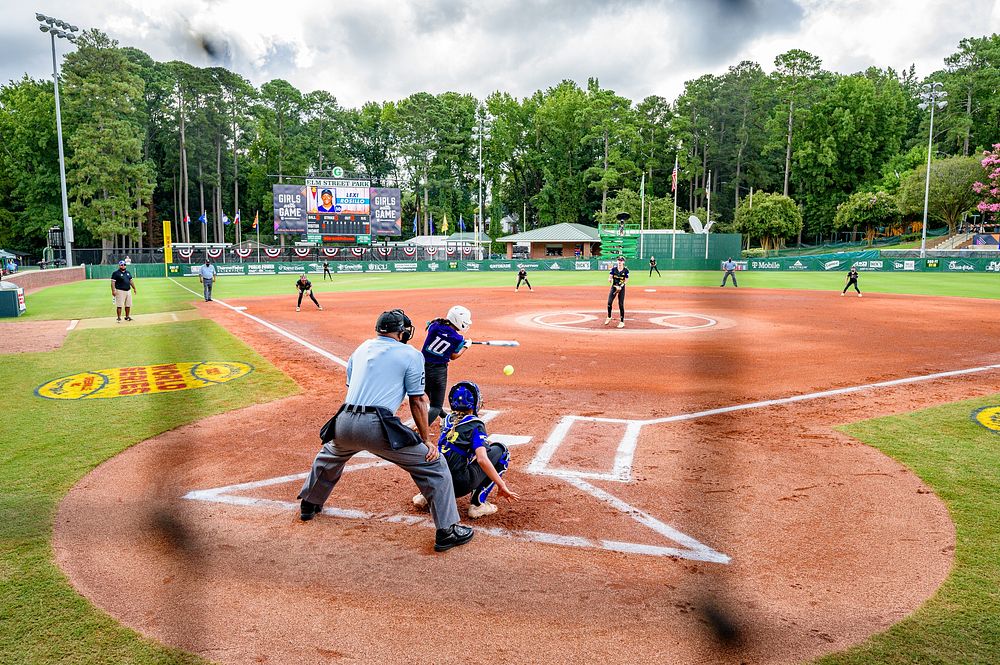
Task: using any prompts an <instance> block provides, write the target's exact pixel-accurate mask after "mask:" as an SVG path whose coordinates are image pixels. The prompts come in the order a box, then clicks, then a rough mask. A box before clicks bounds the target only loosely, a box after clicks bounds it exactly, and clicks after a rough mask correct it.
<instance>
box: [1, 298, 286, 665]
mask: <svg viewBox="0 0 1000 665" xmlns="http://www.w3.org/2000/svg"><path fill="white" fill-rule="evenodd" d="M175 288H176V287H175ZM53 290H55V289H53ZM194 360H239V361H243V362H248V363H250V364H252V365H253V366H254V367H255V370H254V371H253V372H252V373H251V374H249V375H247V376H244V377H242V378H240V379H236V380H234V381H231V382H229V383H225V384H221V385H217V386H212V387H210V388H204V389H200V390H188V391H184V392H178V393H160V394H152V395H141V396H134V397H124V398H119V399H95V400H84V401H59V400H47V399H42V398H40V397H36V396H35V395H34V390H35V388H36V387H38V386H39V385H41V384H42V383H44V382H46V381H49V380H51V379H54V378H58V377H61V376H66V375H68V374H72V373H75V372H80V371H84V370H88V369H102V368H107V367H126V366H130V365H140V364H154V363H163V362H175V361H194ZM0 385H2V386H3V387H4V390H3V393H2V394H3V399H4V418H3V427H2V432H3V434H2V444H0V450H2V452H3V454H2V456H0V459H2V461H3V463H2V465H0V663H12V664H13V663H194V662H200V661H199V660H198V659H196V658H194V657H191V656H187V655H184V654H181V653H179V652H177V651H175V650H170V649H167V648H164V647H162V646H160V645H157V644H155V643H152V642H150V641H148V640H144V639H142V638H140V637H139V636H137V635H136V634H135V633H133V632H132V631H131V630H127V629H125V628H122V627H121V626H119V625H118V624H117V623H115V622H114V621H113V620H111V619H110V618H108V617H107V616H106V615H104V614H103V613H102V612H99V611H97V610H95V609H94V608H93V607H92V606H91V605H90V603H88V602H87V601H86V600H84V599H83V598H81V597H80V596H79V595H78V594H77V593H76V592H75V591H74V590H73V589H72V588H71V587H70V586H69V584H68V583H67V582H66V579H65V577H64V576H63V575H62V573H61V572H60V571H59V570H58V568H56V566H55V564H54V563H53V562H52V549H51V537H52V521H53V517H54V514H55V510H56V506H57V504H58V502H59V500H60V499H61V498H62V497H63V495H64V494H65V493H66V492H67V491H68V490H69V488H70V487H72V486H73V485H74V484H75V483H76V482H77V481H78V480H79V479H80V478H81V477H82V476H83V475H84V474H86V473H87V472H88V471H89V470H91V469H93V468H94V467H95V466H97V465H98V464H100V463H101V462H103V461H104V460H106V459H109V458H111V457H113V456H114V455H117V454H118V453H119V452H121V451H122V450H124V449H125V448H127V447H129V446H131V445H133V444H136V443H138V442H140V441H143V440H145V439H148V438H150V437H152V436H155V435H156V434H159V433H161V432H164V431H167V430H169V429H173V428H175V427H178V426H180V425H183V424H185V423H190V422H193V421H196V420H200V419H201V418H204V417H207V416H210V415H212V414H216V413H222V412H225V411H229V410H231V409H236V408H240V407H244V406H248V405H250V404H254V403H258V402H267V401H271V400H274V399H277V398H279V397H283V396H286V395H290V394H293V393H295V392H297V390H298V389H297V386H296V385H295V384H294V383H293V382H292V381H291V380H290V379H289V378H287V377H286V376H285V375H284V374H282V373H281V372H279V371H278V370H277V369H275V368H274V367H273V366H272V365H270V364H269V363H268V362H267V361H266V360H264V358H262V357H261V356H259V355H258V354H256V353H255V352H253V351H252V350H251V349H249V348H248V347H246V346H245V345H243V344H242V343H241V342H239V341H238V340H237V339H236V338H235V337H233V336H232V335H230V334H229V333H228V332H226V331H225V330H224V329H222V328H221V327H220V326H218V325H217V324H215V323H213V322H211V321H207V320H204V321H194V322H189V323H178V324H166V325H150V326H135V327H129V328H128V329H120V328H114V329H93V330H81V331H77V332H74V333H71V334H70V335H69V336H68V337H67V339H66V342H65V344H64V346H63V347H62V348H60V349H58V350H56V351H51V352H49V353H31V354H28V353H25V354H15V355H0ZM126 405H127V406H128V409H129V413H128V415H127V417H125V415H124V414H123V412H122V407H124V406H126Z"/></svg>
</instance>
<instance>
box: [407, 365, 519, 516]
mask: <svg viewBox="0 0 1000 665" xmlns="http://www.w3.org/2000/svg"><path fill="white" fill-rule="evenodd" d="M448 405H449V406H451V413H449V414H448V415H447V416H445V419H444V425H443V426H442V427H441V436H440V437H439V438H438V448H439V449H440V451H441V454H442V455H444V458H445V461H446V462H448V469H449V470H451V478H452V482H453V483H454V485H455V497H456V498H457V497H462V496H465V495H467V494H470V496H469V517H470V518H472V519H476V518H479V517H485V516H486V515H492V514H493V513H495V512H496V511H497V507H496V505H495V504H492V503H490V502H489V501H487V499H488V498H489V495H490V492H492V491H493V488H494V487H495V488H496V489H497V493H498V494H499V495H500V496H502V497H503V498H505V499H507V500H508V501H518V500H519V499H520V498H521V497H520V496H519V495H518V494H517V492H514V491H512V490H511V489H510V488H509V487H507V483H506V482H504V479H503V475H504V474H505V473H507V468H508V467H509V466H510V452H509V451H508V450H507V447H506V446H505V445H503V444H502V443H490V442H488V441H487V440H486V425H485V424H483V421H482V420H481V419H480V418H479V408H480V407H481V406H482V394H481V393H480V391H479V386H477V385H476V384H475V383H473V382H472V381H459V382H458V383H456V384H455V385H453V386H452V387H451V390H450V391H449V392H448ZM413 505H415V506H416V507H417V508H424V507H426V506H427V499H426V498H425V497H424V495H423V494H417V495H416V496H414V497H413Z"/></svg>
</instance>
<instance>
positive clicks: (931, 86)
mask: <svg viewBox="0 0 1000 665" xmlns="http://www.w3.org/2000/svg"><path fill="white" fill-rule="evenodd" d="M943 87H944V84H942V83H940V82H937V81H935V82H933V83H924V84H923V85H922V86H920V99H921V100H922V101H921V102H920V103H919V104H917V108H919V109H920V110H921V111H926V110H927V109H928V108H930V110H931V128H930V131H929V132H928V136H927V176H926V178H925V179H924V228H923V231H922V232H921V234H920V258H924V257H926V256H927V202H928V200H929V198H930V193H931V155H932V154H933V153H932V150H933V149H934V107H935V106H936V107H937V108H939V109H943V108H944V107H945V106H947V105H948V102H947V101H946V100H945V97H947V96H948V93H947V92H946V91H944V90H942V89H941V88H943Z"/></svg>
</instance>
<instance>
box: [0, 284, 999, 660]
mask: <svg viewBox="0 0 1000 665" xmlns="http://www.w3.org/2000/svg"><path fill="white" fill-rule="evenodd" d="M739 277H740V283H741V284H742V285H743V287H742V288H746V287H753V288H788V289H819V290H829V291H831V292H836V291H839V289H840V288H841V287H842V284H843V279H844V278H843V274H841V273H834V274H829V273H743V274H741V275H739ZM719 278H720V274H719V273H709V272H676V273H675V272H671V273H667V272H664V274H663V277H662V278H658V277H656V276H655V275H654V277H653V278H652V279H650V278H649V277H648V276H647V275H646V273H645V272H642V273H640V272H638V271H636V273H635V277H634V278H633V282H632V284H633V286H640V287H646V288H660V287H668V286H709V287H717V285H718V283H719V282H718V280H719ZM531 279H532V284H533V285H534V286H535V287H536V288H537V289H540V290H542V291H543V292H544V291H545V290H547V289H549V288H556V287H558V286H568V285H574V286H580V285H593V286H595V287H601V288H603V287H604V286H605V285H606V281H605V276H604V274H603V273H599V272H587V273H584V272H581V273H576V272H573V273H569V272H564V273H553V272H536V273H532V274H531ZM178 281H179V282H180V283H181V284H184V285H186V286H188V287H189V288H192V289H194V290H196V291H197V290H198V283H197V280H195V279H193V278H182V279H179V280H178ZM293 282H294V276H274V277H270V276H268V277H257V276H254V277H250V276H246V277H226V276H223V278H222V279H220V281H219V285H218V288H217V291H216V295H217V296H218V297H219V298H221V299H226V298H234V299H235V298H242V297H249V296H256V295H276V294H287V295H288V296H289V297H290V298H291V297H294V290H293ZM513 282H514V279H513V275H512V274H503V273H492V274H490V273H484V274H466V273H447V274H419V275H413V274H392V275H365V274H361V275H350V276H346V275H345V276H337V277H336V278H335V281H334V282H332V283H331V282H327V283H326V284H324V283H323V282H322V281H321V280H316V279H314V283H315V285H316V288H317V290H319V291H340V290H342V291H361V290H367V289H408V288H448V287H484V288H488V287H498V288H499V287H503V288H512V287H513ZM137 284H138V288H139V295H138V298H137V300H136V307H135V311H136V313H148V312H154V311H171V310H178V309H186V308H190V307H191V302H193V301H194V300H195V296H194V295H192V294H191V293H189V292H188V291H186V290H184V289H182V288H180V287H179V286H177V284H175V283H174V282H172V281H170V280H166V279H144V280H139V281H138V283H137ZM861 284H862V288H863V289H864V290H866V291H869V292H872V293H877V292H894V293H913V294H927V295H940V296H964V297H976V298H996V297H997V293H998V292H1000V276H998V275H992V274H990V275H986V274H977V275H964V274H955V275H952V274H934V273H914V274H905V273H871V274H867V273H866V274H863V275H862V282H861ZM511 295H513V294H511ZM524 297H529V296H527V295H525V296H524ZM28 307H29V312H30V317H29V320H30V319H70V318H87V317H99V316H109V315H113V313H114V310H113V308H112V307H111V302H110V288H109V286H108V284H107V280H92V281H87V282H79V283H75V284H69V285H64V286H58V287H51V288H48V289H44V290H42V291H39V292H37V293H34V294H31V295H30V296H29V297H28ZM20 320H25V317H22V318H21V319H20ZM194 359H220V360H243V361H246V362H250V363H251V364H253V365H254V366H255V367H256V370H255V372H254V373H252V374H250V375H249V376H247V377H244V378H241V379H238V380H236V381H233V382H231V383H227V384H223V385H220V386H215V387H212V388H207V389H203V390H193V391H185V392H181V393H174V394H159V395H148V396H140V397H129V398H123V399H124V400H127V401H128V404H130V405H131V407H132V413H131V415H130V422H129V423H128V424H125V425H123V424H122V422H121V420H120V418H119V417H118V416H119V412H118V409H117V407H118V406H120V405H121V404H122V403H123V400H122V399H119V400H93V401H81V402H57V401H50V400H43V399H40V398H38V397H35V396H34V394H33V391H34V389H35V388H36V387H37V386H38V385H40V384H42V383H43V382H45V381H47V380H49V379H52V378H56V377H59V376H64V375H66V374H70V373H73V372H76V371H82V370H86V369H99V368H102V367H117V366H126V365H133V364H143V363H159V362H169V361H183V360H194ZM0 385H2V386H4V388H5V390H4V391H3V393H2V394H3V395H4V397H5V398H6V404H5V406H6V407H7V408H6V410H5V419H4V426H3V428H2V435H0V437H2V438H0V440H2V443H0V451H2V453H3V454H2V456H0V459H2V460H3V464H2V465H0V663H8V662H9V663H109V664H112V663H137V664H147V663H156V664H159V663H196V662H201V661H199V660H198V659H197V658H195V657H193V656H190V655H188V654H183V653H180V652H178V651H176V650H172V649H168V648H166V647H162V646H160V645H157V644H155V643H152V642H150V641H148V640H145V639H143V638H141V637H139V636H137V635H136V634H135V633H133V632H132V631H130V630H128V629H125V628H123V627H121V626H119V625H118V624H116V623H115V622H114V621H112V620H111V619H110V618H108V617H107V616H105V615H104V614H103V613H102V612H99V611H98V610H96V609H94V608H93V607H92V606H91V605H90V604H89V603H88V602H87V601H86V600H85V599H83V598H81V597H80V596H79V595H78V594H77V593H76V592H75V591H74V590H73V589H72V588H71V587H70V586H69V584H68V583H67V581H66V580H65V578H64V577H63V575H62V574H61V573H60V571H59V570H58V568H57V567H56V566H55V565H54V563H53V562H52V551H51V533H52V520H53V516H54V514H55V510H56V506H57V504H58V502H59V501H60V500H61V498H62V497H63V496H64V494H65V493H66V492H67V491H68V489H69V488H70V487H72V486H73V485H74V484H75V483H76V482H78V481H79V479H80V478H81V477H82V476H83V475H84V474H85V473H86V472H87V471H89V470H90V469H92V468H94V467H95V466H96V465H98V464H100V463H101V462H102V461H104V460H106V459H109V458H111V457H113V456H114V455H116V454H118V453H119V452H120V451H122V450H123V449H125V448H127V447H129V446H131V445H134V444H135V443H138V442H140V441H142V440H145V439H147V438H149V437H151V436H155V435H156V434H158V433H160V432H163V431H166V430H168V429H171V428H174V427H177V426H180V425H182V424H185V423H189V422H192V421H195V420H199V419H201V418H204V417H206V416H208V415H212V414H215V413H220V412H224V411H227V410H231V409H235V408H240V407H243V406H246V405H249V404H251V403H256V402H265V401H269V400H273V399H277V398H279V397H282V396H285V395H289V394H293V393H295V392H296V391H297V387H296V386H295V384H294V383H292V382H291V381H290V380H289V379H288V378H287V377H286V376H284V375H283V374H282V373H280V372H279V371H278V370H276V369H275V368H274V367H273V366H271V365H270V364H268V363H267V362H266V361H265V360H264V359H263V358H261V357H260V356H259V355H257V354H256V353H254V352H253V351H252V350H251V349H248V348H247V347H246V346H244V345H243V344H242V343H240V342H239V341H238V340H236V339H235V338H234V337H232V336H231V335H230V334H229V333H228V332H226V331H225V330H223V329H221V328H220V327H219V326H217V325H216V324H215V323H213V322H210V321H194V322H187V323H172V324H162V325H155V326H143V325H137V326H130V327H128V328H118V327H115V328H112V329H84V330H77V331H74V332H72V333H69V335H68V337H67V339H66V342H65V345H64V346H63V347H62V348H61V349H59V350H56V351H52V352H49V353H39V354H16V355H0ZM996 403H1000V396H997V397H995V398H991V399H982V400H976V401H973V402H965V403H961V404H953V405H947V406H941V407H937V408H934V409H929V410H926V411H921V412H917V413H913V414H909V415H904V416H896V417H892V418H882V419H878V420H872V421H865V422H862V423H857V424H854V425H849V426H846V427H844V428H843V429H844V431H845V432H847V433H848V434H850V435H852V436H855V437H857V438H859V439H860V440H862V441H864V442H865V443H867V444H869V445H872V446H875V447H877V448H878V449H880V450H882V451H884V452H885V453H886V454H888V455H891V456H892V457H894V458H896V459H898V460H900V461H901V462H902V463H904V464H907V465H909V466H910V468H912V469H913V470H914V471H915V472H916V473H917V474H918V475H920V477H921V478H923V479H924V481H925V482H927V483H928V485H929V486H930V487H932V488H933V489H934V491H936V492H937V493H938V495H939V496H941V497H942V499H943V500H944V501H945V502H946V503H947V505H948V507H949V509H950V511H951V515H952V518H953V520H954V521H955V524H956V528H957V533H958V548H957V551H956V563H955V568H954V570H953V571H952V574H951V575H950V577H949V578H948V580H947V581H946V582H945V584H944V585H943V586H942V588H941V589H940V590H939V592H938V593H937V594H936V595H935V596H934V598H933V599H931V600H930V601H929V602H928V603H927V604H926V605H925V606H924V607H923V608H921V609H920V610H919V611H918V612H917V613H915V614H914V615H913V616H912V617H910V618H908V619H906V620H904V621H903V622H901V623H899V624H898V625H896V626H894V627H892V628H891V629H890V630H888V631H887V632H885V633H883V634H880V635H877V636H875V637H873V638H872V639H871V640H869V641H868V642H867V643H865V644H864V645H862V646H859V647H857V648H855V649H852V650H850V651H848V652H845V653H842V654H836V655H833V656H830V657H827V658H825V659H822V660H821V662H822V663H824V664H834V663H835V664H838V665H839V664H842V663H843V664H855V663H857V664H860V663H877V662H887V663H992V662H997V658H996V654H997V653H1000V480H998V476H1000V474H998V472H997V469H1000V436H998V435H995V434H992V433H990V432H987V431H985V430H983V429H982V428H980V427H979V426H978V425H975V424H974V423H972V422H971V421H970V419H969V413H970V412H971V411H972V410H973V409H974V408H976V407H978V406H983V405H987V404H996Z"/></svg>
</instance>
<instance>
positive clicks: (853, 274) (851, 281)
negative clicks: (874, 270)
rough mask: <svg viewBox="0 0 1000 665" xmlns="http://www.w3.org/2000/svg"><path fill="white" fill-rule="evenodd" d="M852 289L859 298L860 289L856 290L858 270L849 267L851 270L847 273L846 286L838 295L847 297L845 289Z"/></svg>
mask: <svg viewBox="0 0 1000 665" xmlns="http://www.w3.org/2000/svg"><path fill="white" fill-rule="evenodd" d="M852 286H853V287H854V290H855V291H857V292H858V297H859V298H860V297H861V289H859V288H858V269H857V268H855V267H854V266H851V269H850V270H848V271H847V284H846V285H845V286H844V290H843V291H841V292H840V295H842V296H844V295H847V289H849V288H851V287H852Z"/></svg>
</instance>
